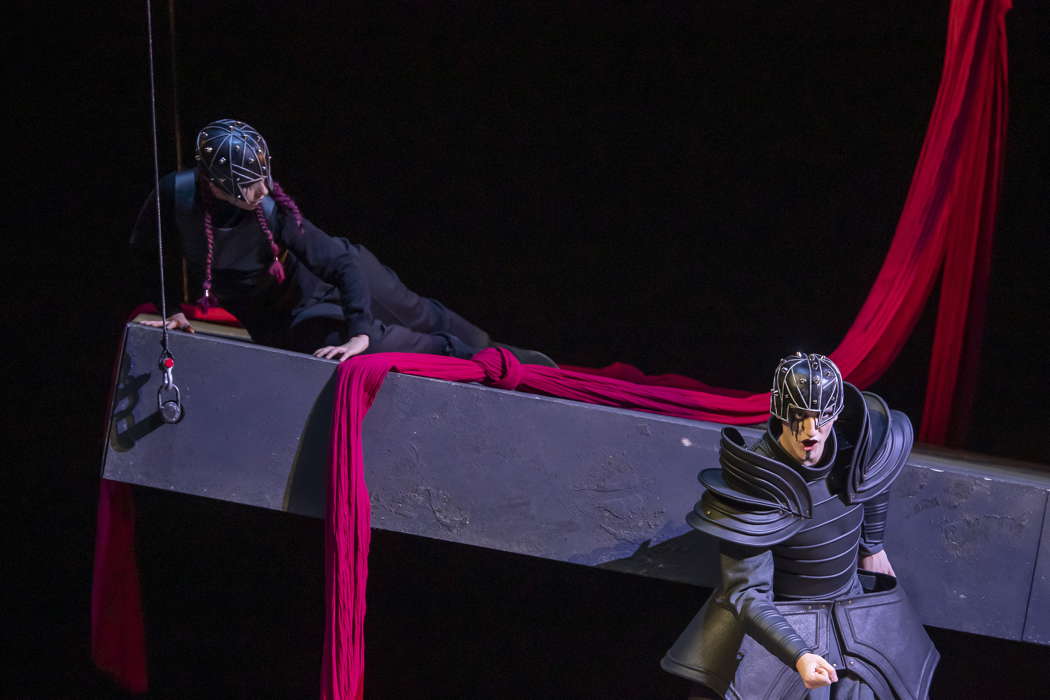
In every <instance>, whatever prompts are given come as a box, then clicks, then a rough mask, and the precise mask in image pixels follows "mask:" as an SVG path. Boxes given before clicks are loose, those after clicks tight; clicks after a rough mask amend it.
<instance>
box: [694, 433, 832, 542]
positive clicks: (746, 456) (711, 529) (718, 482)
mask: <svg viewBox="0 0 1050 700" xmlns="http://www.w3.org/2000/svg"><path fill="white" fill-rule="evenodd" d="M718 459H719V462H720V463H721V465H722V466H721V469H705V470H704V471H702V472H700V476H699V479H700V483H702V484H703V485H704V486H705V487H706V489H707V490H706V491H705V492H704V495H703V496H702V497H701V499H700V501H699V502H698V503H697V504H696V506H694V508H693V510H692V512H690V513H689V514H688V515H687V516H686V520H687V521H688V523H689V524H690V525H691V526H692V527H694V528H696V529H697V530H700V531H701V532H706V533H708V534H710V535H714V536H715V537H717V538H719V539H723V540H727V541H730V542H736V543H737V544H746V545H750V546H755V547H768V546H772V545H774V544H777V543H778V542H782V541H784V540H786V539H787V538H789V537H791V535H793V534H795V533H796V532H798V531H799V530H800V529H802V527H803V525H804V524H805V522H806V521H807V520H808V519H809V518H810V517H811V516H812V513H813V501H812V498H811V497H810V494H809V488H808V487H807V486H806V482H805V480H804V479H803V478H802V476H801V475H799V473H798V472H796V471H795V470H794V469H792V468H791V467H790V466H788V465H786V464H783V463H781V462H778V461H777V460H775V459H770V458H769V457H766V456H764V455H760V454H758V453H756V452H753V451H751V450H748V449H747V448H746V447H745V445H744V439H743V437H741V435H740V432H739V431H738V430H737V429H736V428H724V429H723V430H722V442H721V446H720V450H719V457H718Z"/></svg>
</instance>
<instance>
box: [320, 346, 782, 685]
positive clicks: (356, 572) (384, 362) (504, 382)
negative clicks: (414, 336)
mask: <svg viewBox="0 0 1050 700" xmlns="http://www.w3.org/2000/svg"><path fill="white" fill-rule="evenodd" d="M391 371H394V372H400V373H402V374H413V375H418V376H424V377H433V378H436V379H445V380H448V381H454V382H484V383H485V384H488V385H489V386H494V387H497V388H500V389H507V390H511V391H513V390H518V391H528V392H532V393H537V394H547V395H550V396H560V397H563V398H570V399H575V400H577V401H584V402H586V403H592V404H599V405H603V406H615V407H617V408H632V409H636V410H643V411H650V412H653V413H660V414H663V415H670V416H678V417H680V418H692V419H696V420H712V419H717V420H720V421H722V422H726V423H734V424H738V425H740V424H746V423H755V422H758V421H760V420H763V419H764V418H765V417H766V415H767V413H768V398H767V396H766V394H757V395H744V396H738V397H727V396H723V395H720V394H717V393H707V392H702V391H697V390H694V389H679V388H675V387H663V386H642V385H639V384H636V383H634V382H630V381H625V380H623V379H616V378H613V377H608V376H602V375H600V374H594V373H591V372H581V371H573V370H566V369H557V368H553V367H541V366H537V365H522V364H520V363H519V362H518V360H517V359H515V357H514V356H513V355H512V354H511V353H510V352H509V351H507V350H505V349H503V348H489V349H486V350H482V351H481V352H479V353H478V354H477V355H475V356H474V357H473V358H472V359H470V360H460V359H457V358H453V357H442V356H438V355H416V354H408V353H384V354H378V355H364V356H359V357H355V358H353V359H351V360H348V361H347V362H344V363H342V364H341V365H340V366H339V368H338V370H337V372H338V377H337V383H336V391H335V405H334V407H333V411H332V442H331V463H330V469H329V475H328V478H329V481H328V512H327V519H326V522H325V577H326V580H325V607H326V617H327V619H326V625H325V646H324V660H323V663H322V672H321V697H322V698H324V699H325V700H348V699H353V700H357V699H358V698H360V697H362V694H363V692H364V622H365V619H364V618H365V588H366V581H367V578H368V543H369V533H370V527H371V511H370V506H369V500H368V488H367V486H366V484H365V473H364V458H363V451H362V446H361V424H362V422H363V420H364V417H365V414H366V413H367V412H368V409H369V408H370V407H371V406H372V402H373V401H374V400H375V397H376V394H378V393H379V389H380V388H381V387H382V386H383V380H384V379H385V378H386V375H387V373H388V372H391ZM716 417H717V418H716Z"/></svg>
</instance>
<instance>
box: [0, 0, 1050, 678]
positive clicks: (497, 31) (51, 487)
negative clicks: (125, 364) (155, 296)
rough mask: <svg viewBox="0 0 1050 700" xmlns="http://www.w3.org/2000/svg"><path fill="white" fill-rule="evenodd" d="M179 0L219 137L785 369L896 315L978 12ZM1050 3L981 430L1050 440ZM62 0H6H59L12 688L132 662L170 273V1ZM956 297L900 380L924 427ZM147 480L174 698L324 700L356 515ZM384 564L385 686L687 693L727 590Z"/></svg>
mask: <svg viewBox="0 0 1050 700" xmlns="http://www.w3.org/2000/svg"><path fill="white" fill-rule="evenodd" d="M161 4H162V5H165V6H164V7H160V8H157V12H158V17H157V22H156V24H157V27H158V31H159V36H158V37H157V41H158V47H157V49H158V57H159V64H158V68H159V80H160V86H159V87H160V92H159V97H158V109H159V111H160V127H161V167H162V169H163V170H169V169H173V168H174V167H175V164H176V149H175V147H174V139H173V133H174V123H173V119H172V110H173V93H172V90H171V87H172V76H171V74H170V73H169V72H168V71H169V70H170V55H171V48H172V47H171V44H170V43H169V41H168V38H169V37H168V34H167V26H168V25H167V21H168V17H167V11H166V3H161ZM176 4H177V6H178V7H177V17H176V32H177V41H176V43H175V49H176V55H177V86H178V103H179V112H178V113H179V116H180V119H181V125H182V129H181V136H182V141H183V149H182V151H183V152H182V154H181V155H182V156H183V158H184V159H186V161H187V162H190V158H191V155H192V153H191V149H190V146H191V145H192V138H193V135H194V134H195V131H196V129H197V128H198V127H199V126H201V125H202V124H204V123H205V122H207V121H209V120H211V119H214V118H218V117H221V116H233V117H236V118H240V119H244V120H247V121H249V122H251V123H252V124H253V125H255V126H256V127H258V128H259V129H260V130H261V131H262V132H263V133H264V134H265V135H266V137H267V139H268V140H269V142H270V146H271V149H272V150H273V153H274V156H275V169H276V170H275V172H276V174H277V177H278V180H280V181H281V182H282V183H283V185H284V186H285V188H286V190H287V191H288V192H289V193H290V194H292V195H293V196H294V197H295V198H296V199H297V200H298V201H299V203H300V205H301V206H302V208H303V210H304V212H305V213H306V215H307V216H308V217H310V218H311V219H313V220H314V221H315V222H316V223H318V224H319V225H321V226H322V228H325V229H326V230H328V231H329V232H331V233H333V234H345V235H348V236H350V237H351V238H353V239H355V240H358V241H361V242H363V243H365V244H367V245H368V246H369V247H370V248H372V249H373V250H374V251H375V252H376V253H377V254H378V255H379V257H380V258H381V259H382V260H384V262H386V263H387V264H389V265H391V266H392V267H394V268H395V269H396V270H397V271H398V272H399V274H400V275H401V276H402V278H403V279H405V280H407V281H408V282H409V283H410V285H411V286H413V287H414V288H416V289H417V290H419V291H422V292H425V293H428V294H430V295H433V296H436V297H438V298H441V299H443V300H444V301H446V302H447V303H448V304H449V305H450V306H451V307H453V308H455V309H457V310H460V311H461V312H463V313H464V314H465V315H467V316H469V317H470V318H471V319H473V320H475V321H477V322H478V323H479V324H480V325H482V326H484V327H486V328H488V329H490V330H491V331H492V333H493V335H494V336H496V337H497V338H499V339H502V340H504V341H506V342H511V343H515V344H520V345H527V346H533V347H537V348H541V349H543V350H546V351H547V352H549V353H550V354H551V355H553V356H554V357H555V358H556V359H558V360H560V361H562V362H566V363H573V364H586V365H594V366H598V365H602V364H605V363H608V362H612V361H616V360H621V361H625V362H630V363H633V364H635V365H637V366H639V367H640V368H642V369H643V370H645V371H648V372H679V373H682V374H687V375H690V376H694V377H696V378H698V379H701V380H704V381H707V382H710V383H714V384H718V385H722V386H729V387H736V388H746V389H753V390H761V389H763V388H765V386H766V382H767V379H768V375H769V372H770V370H771V368H772V366H773V364H774V363H775V361H776V359H777V358H778V357H779V356H781V355H782V354H784V353H785V352H790V351H793V350H795V349H807V350H812V351H823V352H828V351H830V350H832V349H833V348H834V347H835V345H836V344H837V343H838V341H839V340H840V339H841V337H842V336H843V334H844V333H845V331H846V329H847V327H848V326H849V323H850V321H851V320H852V319H853V317H854V316H855V314H856V313H857V311H858V310H859V308H860V305H861V303H862V302H863V300H864V298H865V296H866V294H867V292H868V289H869V287H870V285H871V283H872V281H873V280H874V276H875V273H876V272H877V270H878V267H879V265H880V263H881V261H882V257H883V255H884V254H885V252H886V250H887V248H888V245H889V241H890V239H891V237H892V235H893V231H894V226H895V224H896V221H897V217H898V215H899V212H900V210H901V207H902V205H903V202H904V197H905V195H906V193H907V188H908V185H909V182H910V177H911V173H912V169H913V168H914V165H915V162H916V159H917V157H918V153H919V149H920V146H921V144H922V139H923V135H924V132H925V128H926V125H927V121H928V118H929V113H930V109H931V107H932V105H933V100H934V97H935V94H936V89H937V85H938V81H939V76H940V68H941V61H942V58H943V50H944V37H945V32H946V22H947V10H948V3H947V2H925V3H914V2H904V1H903V0H897V1H895V2H883V3H868V2H858V1H853V0H850V1H844V2H811V3H734V2H709V3H695V4H686V3H659V4H647V5H627V4H620V3H598V2H594V3H552V4H543V5H538V4H520V5H519V4H514V5H499V6H496V5H495V4H492V3H483V2H462V3H454V4H447V5H445V4H442V5H436V4H434V3H423V2H419V3H383V4H380V5H377V6H367V7H365V6H361V5H358V4H356V3H315V4H309V5H304V6H301V7H299V6H296V5H294V4H292V3H269V2H267V3H258V2H204V1H202V0H192V1H186V2H179V3H176ZM1017 4H1018V6H1019V7H1017V8H1016V9H1015V10H1014V11H1013V12H1012V13H1011V14H1010V15H1009V16H1008V23H1007V24H1008V32H1009V46H1010V123H1009V132H1008V148H1007V156H1006V168H1005V173H1006V175H1005V187H1004V191H1003V199H1002V204H1001V211H1000V216H999V222H998V227H997V231H996V242H995V254H994V255H995V258H994V260H993V261H992V278H991V291H990V299H989V304H988V309H989V318H988V324H987V333H986V339H985V346H984V355H983V361H982V369H981V372H982V374H981V391H980V393H979V396H978V405H977V415H978V417H979V419H978V420H977V421H976V422H975V428H974V430H973V431H972V433H971V435H970V437H969V441H968V443H967V447H969V448H970V449H973V450H975V451H979V452H986V453H991V454H997V455H1002V456H1007V457H1013V458H1019V459H1027V460H1035V461H1041V462H1050V447H1048V442H1047V439H1046V430H1047V428H1048V427H1050V410H1048V408H1047V404H1048V402H1047V399H1046V387H1047V386H1048V385H1050V369H1048V363H1047V362H1046V360H1045V355H1046V343H1047V339H1048V334H1047V330H1046V320H1045V319H1046V316H1047V312H1048V310H1050V304H1048V300H1050V291H1048V288H1050V286H1048V285H1047V282H1046V270H1047V269H1048V266H1050V254H1048V252H1050V247H1048V246H1047V244H1046V235H1047V232H1048V231H1047V229H1048V225H1047V222H1048V220H1050V211H1048V205H1047V202H1048V196H1047V195H1048V192H1050V169H1048V166H1047V163H1048V162H1050V138H1048V137H1050V129H1048V128H1047V124H1048V123H1050V81H1048V70H1047V68H1048V65H1050V60H1048V57H1047V54H1046V46H1047V45H1048V38H1050V11H1048V9H1047V7H1046V6H1045V5H1043V4H1041V3H1036V2H1018V3H1017ZM34 8H35V5H32V4H29V3H16V4H14V5H13V6H12V7H11V8H10V9H8V10H6V11H5V12H6V13H7V14H8V16H9V18H10V19H15V20H20V19H24V20H25V22H24V25H25V27H24V29H21V30H18V29H16V30H15V31H13V32H12V37H11V39H12V41H11V42H10V46H11V47H12V48H13V50H14V52H15V56H16V64H17V65H18V66H19V67H20V69H21V70H18V71H16V75H15V76H14V77H13V78H11V79H10V80H9V84H10V86H11V95H12V96H11V97H10V98H9V102H10V103H12V104H13V105H14V106H15V111H16V117H17V123H16V125H15V127H14V128H13V129H11V130H10V131H9V132H8V138H7V143H8V146H9V148H12V149H13V153H12V152H11V151H10V150H9V152H8V163H9V167H10V169H11V170H12V171H13V172H12V173H11V175H10V177H11V178H12V185H11V186H10V190H11V191H12V192H13V193H15V197H13V198H11V199H10V200H9V201H8V216H7V217H6V220H7V230H8V235H7V236H6V243H7V251H6V253H7V259H8V261H9V262H12V263H14V264H13V265H10V264H9V265H8V266H7V273H8V274H7V279H6V281H5V282H6V284H7V285H8V286H10V291H9V295H10V298H11V301H12V303H10V304H9V306H8V311H7V317H6V318H7V324H6V325H7V326H8V330H9V335H10V336H11V337H10V339H9V348H8V353H6V354H5V357H6V360H5V363H4V364H5V368H6V369H7V370H8V372H9V374H10V378H9V380H8V381H9V382H10V383H11V385H12V386H13V387H14V391H13V392H12V393H11V396H12V400H10V401H8V402H5V404H7V405H5V414H6V415H5V419H4V422H5V426H6V428H7V430H6V432H7V433H8V443H9V445H13V446H14V451H13V453H10V454H12V458H11V459H10V460H9V467H8V471H9V473H11V475H12V476H13V482H12V487H11V489H10V491H9V493H10V494H11V500H12V503H13V506H14V507H13V508H11V509H9V513H10V516H9V517H10V522H12V523H13V524H14V526H15V527H14V530H15V532H16V533H25V534H24V536H20V537H18V538H17V539H18V542H17V544H16V545H15V547H14V549H13V552H14V555H15V556H14V557H13V558H12V570H13V571H15V575H13V576H9V577H8V578H9V579H10V580H11V583H12V584H14V591H13V592H12V594H11V597H10V599H9V601H10V606H11V608H12V609H13V610H15V611H16V614H15V615H14V622H15V624H13V625H10V624H9V625H6V626H5V627H6V628H7V629H8V633H9V634H10V635H11V637H12V639H11V641H12V642H13V648H14V649H15V651H16V655H15V656H14V657H13V659H12V661H11V668H13V669H14V678H13V679H12V682H11V683H8V682H4V683H3V684H2V685H3V686H4V687H5V688H8V689H9V690H4V691H3V693H4V694H5V695H10V696H11V697H22V696H30V697H53V696H56V697H77V696H80V697H83V696H90V695H95V694H98V695H106V694H109V693H110V692H111V689H109V688H108V686H107V685H106V684H105V682H104V681H102V680H101V679H99V678H98V677H97V676H95V675H94V674H93V672H92V671H91V668H90V663H89V660H88V615H87V613H88V595H89V581H90V562H91V555H92V539H93V534H94V520H93V518H94V502H95V493H96V489H97V465H98V458H99V453H100V449H101V441H100V436H101V433H102V425H103V421H104V410H103V407H104V403H105V396H106V391H107V388H108V384H109V374H110V370H111V363H112V359H113V353H114V351H115V349H116V345H117V342H118V339H119V333H120V326H121V323H122V321H123V319H124V317H125V315H126V313H127V312H128V311H129V310H130V309H131V308H132V307H133V306H134V305H135V304H136V303H138V302H139V301H142V300H141V299H138V298H135V294H134V292H133V291H132V290H134V289H135V285H134V284H133V282H132V280H131V277H130V275H129V273H128V267H127V262H128V261H127V255H126V251H125V243H126V239H127V232H128V230H129V228H130V226H131V223H132V221H133V220H134V217H135V214H136V213H137V210H138V208H139V206H140V205H141V203H142V201H143V199H144V198H145V197H146V195H147V194H148V193H149V190H150V182H151V179H152V170H151V159H150V134H149V112H148V107H149V103H148V78H147V73H146V63H145V61H146V53H145V37H144V18H143V11H142V7H141V5H139V4H138V3H129V4H126V5H123V6H114V5H106V4H104V5H100V6H97V7H93V8H90V9H89V8H81V9H79V10H69V9H66V10H62V11H61V12H60V11H58V10H56V9H52V8H44V9H43V11H41V10H40V9H39V8H36V11H35V12H30V10H33V9H34ZM45 13H46V16H45ZM15 26H17V25H15ZM193 293H196V291H194V292H193ZM933 308H934V304H933V303H931V304H930V306H929V308H928V312H927V314H926V315H925V316H924V317H923V319H922V320H921V321H920V323H919V326H918V327H917V329H916V331H915V333H914V335H913V337H912V339H911V340H910V341H909V343H908V344H907V346H906V347H905V348H904V350H903V351H902V353H901V355H900V357H899V358H898V360H897V362H896V363H895V365H894V366H893V367H892V368H891V369H890V371H889V372H888V373H887V375H886V376H885V377H884V378H883V379H882V380H881V381H880V382H879V383H878V384H876V385H875V386H874V387H873V388H874V389H875V390H876V391H880V392H882V393H883V394H885V395H886V396H887V398H888V399H889V400H890V402H891V404H894V405H896V406H898V407H900V408H902V409H904V410H905V411H907V412H908V413H909V414H910V415H911V417H912V419H913V421H916V422H917V421H918V419H919V412H920V409H921V406H922V399H923V397H922V390H923V387H924V386H925V372H926V365H927V363H928V356H929V345H930V339H931V336H932V321H933V316H932V313H930V311H932V309H933ZM231 420H234V421H235V420H236V417H231ZM141 495H142V498H141V499H140V500H141V505H142V509H143V511H144V512H143V518H142V521H143V522H142V526H141V527H142V532H141V533H140V534H141V535H142V542H141V545H142V546H141V549H142V554H143V565H144V575H145V576H146V578H147V580H146V584H147V596H148V600H147V603H148V609H147V614H148V615H149V624H150V630H151V634H152V635H153V637H152V638H151V644H152V648H153V654H152V657H151V662H152V663H153V664H154V665H155V668H154V669H153V670H154V680H155V683H156V688H157V690H156V692H155V695H156V696H158V697H188V696H204V695H220V696H233V697H257V696H268V695H275V696H286V697H299V696H303V697H307V696H310V695H311V693H313V692H314V691H315V689H316V687H317V685H316V681H317V670H318V668H319V664H318V660H319V654H320V641H321V636H320V635H321V614H322V608H321V590H322V571H321V546H322V540H321V530H320V524H319V523H317V522H314V521H308V520H303V519H299V518H295V517H292V516H281V515H277V514H273V513H268V512H261V511H254V510H249V509H244V508H234V507H232V506H227V505H225V504H218V503H212V502H205V501H196V500H193V499H188V498H175V497H170V496H164V495H161V494H152V493H146V492H143V493H142V494H141ZM371 567H372V580H371V584H370V609H369V623H368V624H369V628H368V634H369V639H370V642H369V663H370V666H369V672H370V675H369V681H368V688H369V691H370V695H371V696H372V697H379V698H399V697H410V696H418V697H491V696H502V697H624V698H648V697H653V698H655V697H679V696H680V692H679V691H680V686H679V685H678V684H677V682H676V681H675V680H674V679H673V678H672V677H670V676H667V675H666V674H663V673H662V672H661V671H660V670H659V669H658V667H657V665H656V664H657V661H658V659H659V657H660V655H661V654H662V653H663V651H664V649H665V648H666V646H667V645H668V644H669V643H670V642H671V641H672V640H673V638H674V636H675V635H676V634H677V632H678V630H679V629H680V628H681V626H682V625H684V623H685V622H686V621H687V619H688V617H689V616H690V615H691V614H692V611H693V610H694V609H695V607H697V605H698V604H699V602H700V601H701V600H702V597H703V592H701V591H697V590H696V589H692V588H689V587H685V586H676V585H673V584H666V583H659V582H654V581H649V580H645V579H639V578H632V577H629V576H624V575H620V574H614V573H610V572H603V571H594V570H587V569H582V568H579V567H573V566H567V565H557V564H552V563H547V562H541V561H534V560H529V559H524V558H520V557H514V556H510V555H504V554H499V553H493V552H485V551H481V550H473V549H469V548H464V547H456V546H451V545H446V544H441V543H436V542H428V541H421V540H410V539H408V538H405V537H400V536H395V535H389V534H377V536H376V540H375V547H374V549H373V554H372V565H371ZM935 634H936V636H937V642H938V643H939V645H940V646H941V649H942V652H943V653H944V656H945V659H944V662H943V664H942V670H941V672H940V675H939V677H938V680H937V686H936V688H935V690H936V691H937V697H977V696H982V697H1024V696H1026V694H1028V693H1029V691H1026V690H1024V689H1025V687H1026V686H1027V684H1028V682H1029V680H1030V678H1031V676H1030V675H1028V673H1026V671H1028V672H1030V670H1031V669H1033V668H1039V667H1038V666H1035V665H1034V664H1036V663H1039V662H1043V661H1045V660H1047V657H1048V656H1050V655H1048V654H1046V653H1045V651H1046V650H1045V649H1040V648H1036V647H1032V646H1028V645H1022V644H1013V643H1006V642H1000V641H996V640H988V639H983V638H971V637H968V636H966V635H961V634H955V633H947V632H940V631H935ZM1004 679H1005V680H1004ZM1040 685H1041V684H1040ZM960 689H962V690H960ZM1030 696H1031V697H1036V696H1037V691H1036V690H1032V691H1030Z"/></svg>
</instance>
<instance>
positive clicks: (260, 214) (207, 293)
mask: <svg viewBox="0 0 1050 700" xmlns="http://www.w3.org/2000/svg"><path fill="white" fill-rule="evenodd" d="M196 148H197V153H196V160H197V165H198V174H199V177H198V185H199V186H198V188H197V189H198V191H199V192H200V195H201V197H200V202H201V209H202V210H203V212H204V237H205V239H206V241H207V254H206V257H205V262H204V283H203V285H202V286H203V293H202V295H201V297H200V299H198V300H197V303H198V304H199V305H200V306H201V307H202V308H203V309H205V310H207V309H209V308H210V307H211V306H212V305H213V304H215V303H216V299H215V294H214V293H213V292H212V264H213V262H214V258H215V226H214V223H213V212H214V210H215V207H216V206H217V202H216V196H215V195H214V194H213V193H212V191H211V188H210V187H208V183H210V184H211V185H213V186H215V187H216V188H218V189H219V190H220V191H221V192H223V193H225V194H227V195H229V196H231V197H234V198H236V199H238V200H240V201H242V202H243V201H245V198H244V193H243V190H242V188H244V187H247V186H249V185H252V184H254V183H256V182H264V183H265V184H266V187H267V189H268V190H270V193H271V194H272V196H273V199H274V201H275V202H277V204H278V206H280V207H281V208H283V209H286V210H287V211H288V212H289V213H290V214H291V215H292V217H293V218H294V219H295V223H296V229H297V230H298V232H299V233H300V234H302V232H303V215H302V212H300V211H299V206H298V205H297V204H296V203H295V200H294V199H292V198H291V197H290V196H288V195H287V194H286V193H285V191H284V189H283V188H282V187H281V185H280V183H278V182H276V181H274V179H273V174H272V172H271V166H270V149H269V146H267V145H266V140H265V139H264V138H263V137H262V134H260V133H259V132H258V131H256V130H255V129H254V128H252V127H251V126H250V125H249V124H247V123H245V122H242V121H238V120H236V119H219V120H217V121H214V122H212V123H210V124H208V125H207V126H205V127H204V128H203V129H201V130H200V132H199V133H198V134H197V144H196ZM255 217H256V219H257V220H258V222H259V228H260V229H261V230H262V233H263V235H264V236H265V237H266V241H267V243H269V246H270V252H271V253H272V254H273V262H272V263H271V264H270V267H269V270H268V272H269V274H270V276H271V277H273V278H274V279H275V280H277V283H278V284H280V283H282V282H284V280H285V277H286V275H285V270H284V265H282V264H281V257H280V256H281V249H280V247H279V246H278V245H277V241H276V239H275V237H274V233H273V230H272V228H271V227H270V222H269V220H268V219H267V217H266V214H265V212H264V211H263V205H262V203H261V202H260V203H259V205H257V206H256V207H255Z"/></svg>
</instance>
